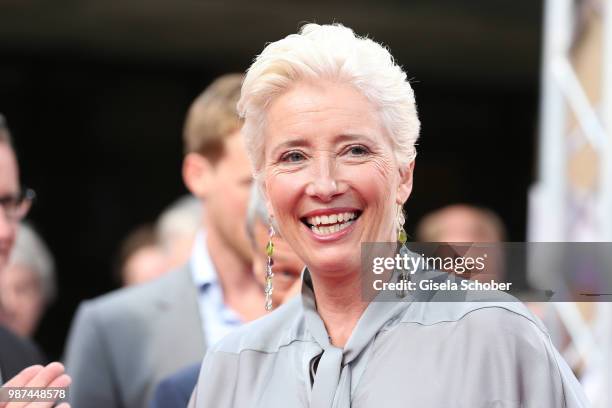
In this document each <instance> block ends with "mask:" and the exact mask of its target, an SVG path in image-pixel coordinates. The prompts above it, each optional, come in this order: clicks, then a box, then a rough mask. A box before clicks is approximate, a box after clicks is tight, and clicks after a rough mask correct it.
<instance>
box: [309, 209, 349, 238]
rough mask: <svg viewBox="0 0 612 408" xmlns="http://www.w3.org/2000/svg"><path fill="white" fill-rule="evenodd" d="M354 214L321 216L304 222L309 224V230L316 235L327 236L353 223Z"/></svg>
mask: <svg viewBox="0 0 612 408" xmlns="http://www.w3.org/2000/svg"><path fill="white" fill-rule="evenodd" d="M355 217H356V214H355V213H353V212H345V213H338V214H330V215H321V216H316V217H308V218H307V219H306V221H307V222H308V224H310V229H311V230H312V232H314V233H315V234H317V235H329V234H333V233H335V232H338V231H342V230H343V229H345V228H346V227H348V226H349V225H351V224H352V223H353V222H354V221H353V219H354V218H355Z"/></svg>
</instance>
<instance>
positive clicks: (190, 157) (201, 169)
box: [183, 153, 214, 198]
mask: <svg viewBox="0 0 612 408" xmlns="http://www.w3.org/2000/svg"><path fill="white" fill-rule="evenodd" d="M213 171H214V169H213V166H212V164H211V163H210V161H209V160H208V159H207V158H206V157H204V156H202V155H201V154H198V153H188V154H187V156H185V158H184V159H183V181H184V182H185V185H186V186H187V189H188V190H189V191H191V193H192V194H193V195H194V196H196V197H198V198H206V196H207V195H209V192H210V189H211V187H212V179H213V178H212V177H211V175H212V172H213Z"/></svg>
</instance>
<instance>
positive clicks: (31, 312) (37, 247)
mask: <svg viewBox="0 0 612 408" xmlns="http://www.w3.org/2000/svg"><path fill="white" fill-rule="evenodd" d="M56 290H57V288H56V283H55V266H54V262H53V257H52V256H51V253H50V252H49V249H48V248H47V246H46V245H45V243H44V241H43V240H42V238H41V237H40V236H39V235H38V233H37V232H36V231H35V230H34V228H32V227H31V226H30V225H29V224H27V223H22V224H21V225H20V226H19V234H17V239H16V240H15V245H14V247H13V250H12V252H11V256H10V258H9V263H8V265H7V267H6V268H5V269H4V271H3V272H2V273H1V274H0V297H1V298H2V306H3V308H4V314H5V323H6V325H7V326H8V327H9V328H10V329H11V330H13V331H14V332H15V333H17V334H18V335H20V336H22V337H33V336H34V333H35V332H36V329H37V327H38V324H39V322H40V319H41V318H42V316H43V315H44V312H45V310H46V308H47V307H48V306H49V305H50V304H51V303H52V302H53V300H54V299H55V295H56Z"/></svg>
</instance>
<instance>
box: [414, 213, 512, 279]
mask: <svg viewBox="0 0 612 408" xmlns="http://www.w3.org/2000/svg"><path fill="white" fill-rule="evenodd" d="M416 231H417V232H416V239H417V241H419V242H436V243H444V244H450V245H449V246H448V247H442V248H440V249H438V251H448V252H453V253H454V254H457V252H456V251H457V250H459V247H458V246H456V245H455V246H453V245H452V244H453V243H455V244H458V243H476V244H479V243H480V244H483V243H484V244H494V243H502V242H503V241H505V239H506V227H505V226H504V222H503V221H502V219H501V218H500V217H499V216H498V215H497V214H496V213H495V212H494V211H492V210H490V209H488V208H484V207H478V206H475V205H469V204H450V205H447V206H445V207H442V208H440V209H438V210H435V211H433V212H431V213H429V214H427V215H426V216H425V217H424V218H423V219H422V220H421V221H420V222H419V224H418V225H417V229H416ZM484 253H486V255H487V256H488V258H487V262H486V264H485V265H486V269H485V270H484V271H481V272H479V273H477V274H476V273H473V271H472V270H469V269H468V270H466V271H464V272H461V273H456V274H457V275H459V276H461V277H462V278H465V279H478V280H479V281H490V280H495V281H497V282H499V281H503V279H504V278H505V276H506V272H505V264H504V255H503V248H502V247H501V246H497V245H494V246H492V245H475V246H472V247H470V249H469V253H468V252H466V253H462V254H461V255H462V256H468V255H469V256H472V257H477V256H480V255H484ZM449 272H451V271H449Z"/></svg>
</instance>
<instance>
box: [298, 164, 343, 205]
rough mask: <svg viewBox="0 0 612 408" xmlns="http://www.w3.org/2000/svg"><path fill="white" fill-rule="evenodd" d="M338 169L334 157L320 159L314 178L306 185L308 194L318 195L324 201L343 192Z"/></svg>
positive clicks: (313, 174)
mask: <svg viewBox="0 0 612 408" xmlns="http://www.w3.org/2000/svg"><path fill="white" fill-rule="evenodd" d="M337 173H338V172H337V169H336V164H335V161H334V160H333V159H332V158H325V159H321V160H318V162H317V164H316V166H315V171H314V172H313V173H312V180H311V181H310V183H309V184H308V186H307V187H306V194H308V195H310V196H313V197H317V198H318V199H319V200H321V201H323V202H329V201H331V200H332V199H333V198H334V197H335V196H336V195H338V194H341V193H342V191H341V187H340V186H339V182H338V180H337V179H336V176H337Z"/></svg>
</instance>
